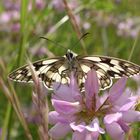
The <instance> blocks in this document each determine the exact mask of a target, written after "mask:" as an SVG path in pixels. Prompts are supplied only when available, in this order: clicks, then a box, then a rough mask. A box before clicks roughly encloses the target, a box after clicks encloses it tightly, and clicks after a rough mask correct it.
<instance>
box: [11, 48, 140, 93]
mask: <svg viewBox="0 0 140 140" xmlns="http://www.w3.org/2000/svg"><path fill="white" fill-rule="evenodd" d="M33 67H34V70H35V71H36V73H37V75H38V77H39V78H40V79H41V81H43V82H44V84H45V85H46V86H47V87H48V88H52V83H53V82H60V83H62V84H69V82H70V78H69V77H70V73H71V72H72V71H73V72H74V74H75V77H76V78H77V79H78V83H79V87H80V88H81V89H82V88H83V87H84V82H85V79H86V77H87V72H88V71H89V70H90V69H94V70H96V72H97V75H98V78H99V85H100V89H101V90H105V89H107V88H109V87H110V86H111V85H112V79H117V78H121V77H122V76H126V77H131V76H133V75H136V74H139V73H140V67H139V66H138V65H136V64H134V63H131V62H129V61H125V60H122V59H118V58H113V57H107V56H80V55H76V54H75V53H73V52H72V51H70V50H68V51H67V53H66V55H65V56H62V57H58V58H57V57H56V58H51V59H45V60H40V61H36V62H34V63H33ZM8 77H9V78H10V79H12V80H14V81H18V82H32V75H31V72H30V68H29V66H28V65H25V66H23V67H21V68H19V69H17V70H15V71H13V72H12V73H11V74H9V76H8Z"/></svg>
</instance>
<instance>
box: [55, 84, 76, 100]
mask: <svg viewBox="0 0 140 140" xmlns="http://www.w3.org/2000/svg"><path fill="white" fill-rule="evenodd" d="M53 90H54V93H55V94H54V95H53V96H52V98H54V99H59V100H65V101H69V102H74V98H73V96H72V93H71V90H70V87H68V86H67V85H63V84H60V83H54V84H53Z"/></svg>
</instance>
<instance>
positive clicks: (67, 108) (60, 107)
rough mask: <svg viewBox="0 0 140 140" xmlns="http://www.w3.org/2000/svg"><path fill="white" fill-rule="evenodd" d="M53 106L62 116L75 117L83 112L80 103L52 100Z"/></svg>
mask: <svg viewBox="0 0 140 140" xmlns="http://www.w3.org/2000/svg"><path fill="white" fill-rule="evenodd" d="M52 104H53V107H54V108H55V110H56V111H57V112H58V113H60V114H65V115H73V114H74V113H77V112H80V111H81V106H80V104H79V102H73V103H72V102H67V101H62V100H55V99H52Z"/></svg>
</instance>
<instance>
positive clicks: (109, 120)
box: [104, 113, 122, 124]
mask: <svg viewBox="0 0 140 140" xmlns="http://www.w3.org/2000/svg"><path fill="white" fill-rule="evenodd" d="M121 117H122V113H114V114H108V115H106V116H105V117H104V123H105V124H111V123H113V122H117V121H118V120H119V119H120V118H121Z"/></svg>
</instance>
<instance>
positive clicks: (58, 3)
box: [52, 0, 78, 12]
mask: <svg viewBox="0 0 140 140" xmlns="http://www.w3.org/2000/svg"><path fill="white" fill-rule="evenodd" d="M68 5H69V7H70V8H71V9H72V10H73V9H75V8H77V7H78V2H77V1H76V0H71V1H69V2H68ZM52 6H53V7H54V9H55V10H57V11H59V12H62V11H64V4H63V0H52Z"/></svg>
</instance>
